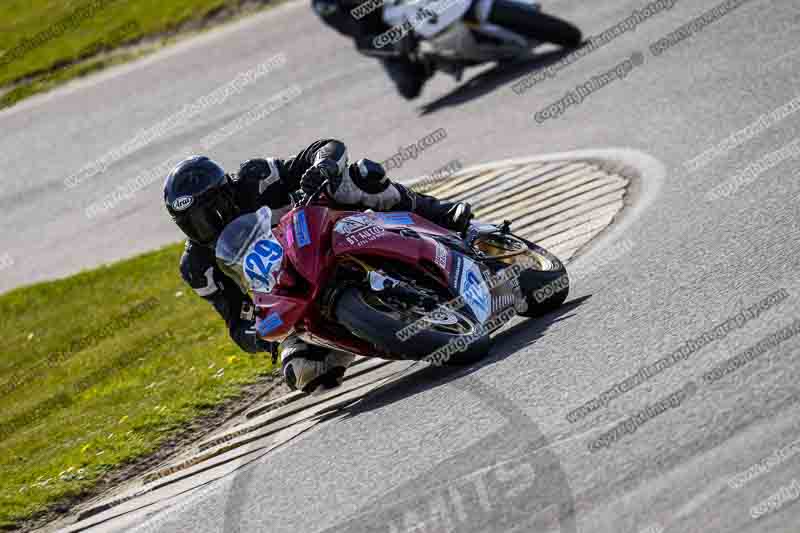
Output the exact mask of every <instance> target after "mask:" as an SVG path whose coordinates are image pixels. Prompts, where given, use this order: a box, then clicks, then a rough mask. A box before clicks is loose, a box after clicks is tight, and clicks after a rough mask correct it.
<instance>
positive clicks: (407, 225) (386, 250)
mask: <svg viewBox="0 0 800 533" xmlns="http://www.w3.org/2000/svg"><path fill="white" fill-rule="evenodd" d="M332 235H333V253H334V255H335V256H337V257H340V256H343V255H352V256H371V257H376V256H377V257H383V258H386V259H391V260H396V261H402V262H404V263H408V264H409V265H412V266H415V267H419V266H420V264H421V263H423V262H425V263H427V264H429V265H434V266H435V268H436V269H437V271H438V273H439V274H440V276H441V277H442V279H447V278H448V275H449V274H448V273H449V268H448V256H449V250H448V249H447V247H446V246H444V245H443V244H441V243H440V242H438V241H436V240H435V238H434V237H437V236H445V235H446V236H450V235H452V233H450V232H449V231H447V230H446V229H444V228H441V227H439V226H437V225H436V224H433V223H431V222H429V221H427V220H425V219H424V218H422V217H419V216H417V215H415V214H414V213H409V212H405V211H394V212H388V213H374V212H364V213H356V214H353V215H350V216H345V217H342V218H340V219H339V220H338V221H337V222H336V224H335V225H334V227H333V232H332Z"/></svg>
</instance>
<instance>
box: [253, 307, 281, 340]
mask: <svg viewBox="0 0 800 533" xmlns="http://www.w3.org/2000/svg"><path fill="white" fill-rule="evenodd" d="M282 325H283V320H281V317H280V315H279V314H278V313H275V312H273V313H270V314H269V316H267V318H265V319H264V320H259V321H258V324H256V331H258V334H259V335H260V336H262V337H265V336H266V335H269V333H270V332H272V331H275V330H276V329H277V328H279V327H280V326H282Z"/></svg>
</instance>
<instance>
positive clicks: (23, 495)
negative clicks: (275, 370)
mask: <svg viewBox="0 0 800 533" xmlns="http://www.w3.org/2000/svg"><path fill="white" fill-rule="evenodd" d="M181 250H182V246H181V245H171V246H167V247H165V248H162V249H160V250H157V251H155V252H151V253H148V254H145V255H142V256H139V257H135V258H133V259H128V260H125V261H122V262H119V263H116V264H113V265H110V266H104V267H101V268H98V269H95V270H90V271H85V272H82V273H80V274H77V275H75V276H71V277H69V278H65V279H62V280H57V281H52V282H46V283H40V284H37V285H33V286H29V287H23V288H19V289H16V290H14V291H12V292H9V293H7V294H3V295H0V316H2V317H3V320H2V323H0V335H1V336H2V339H3V350H2V351H3V357H2V358H0V471H2V472H3V480H2V484H0V529H2V528H8V527H11V526H12V524H14V523H17V522H18V521H20V520H22V519H26V518H29V517H31V516H32V515H35V514H36V513H38V512H41V511H44V510H47V509H48V508H50V507H51V506H52V505H53V504H57V503H63V502H66V501H70V499H72V498H75V497H78V496H80V495H81V494H82V493H84V491H86V490H88V489H90V488H91V487H92V486H93V485H95V484H96V483H97V481H98V480H99V479H100V478H101V477H102V476H103V475H104V474H106V473H108V472H110V471H112V470H113V469H114V468H115V467H118V466H120V465H124V464H126V463H128V462H130V461H132V460H134V459H136V458H141V457H143V456H145V455H147V454H150V453H152V452H154V451H156V450H157V449H158V447H159V445H160V444H162V443H164V442H165V440H167V439H168V438H170V437H171V436H174V435H176V434H177V433H178V432H180V431H181V429H182V428H185V427H186V424H187V423H188V422H189V421H190V420H192V419H194V418H196V417H197V416H198V415H202V414H204V413H208V412H209V410H210V409H211V408H213V407H215V406H217V405H219V404H220V403H221V402H223V401H224V400H227V399H230V398H232V397H234V396H236V394H237V393H238V392H239V391H240V390H241V388H242V386H243V385H245V384H246V383H251V382H253V381H255V380H256V379H257V377H258V376H259V375H263V374H266V373H269V372H271V370H272V366H271V362H270V360H269V359H270V358H269V356H268V354H258V355H255V356H253V355H250V354H245V353H242V352H241V351H240V350H239V349H238V348H237V347H236V346H235V345H234V344H233V343H232V342H231V340H230V339H229V338H228V334H227V331H226V329H225V327H224V324H222V322H221V320H220V318H219V316H218V315H217V314H216V312H215V311H214V310H213V309H212V308H211V306H209V305H208V304H207V303H206V302H204V301H203V300H202V299H201V298H200V297H199V296H197V295H195V294H194V293H193V292H192V291H191V290H190V289H188V287H186V286H185V285H184V284H183V282H182V281H181V279H180V275H179V273H178V259H179V257H180V253H181Z"/></svg>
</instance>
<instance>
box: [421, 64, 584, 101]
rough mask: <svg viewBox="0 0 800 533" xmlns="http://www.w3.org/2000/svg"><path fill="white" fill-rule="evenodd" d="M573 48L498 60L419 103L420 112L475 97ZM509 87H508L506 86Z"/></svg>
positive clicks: (541, 66)
mask: <svg viewBox="0 0 800 533" xmlns="http://www.w3.org/2000/svg"><path fill="white" fill-rule="evenodd" d="M573 51H574V50H571V49H558V50H553V51H549V52H544V53H540V54H533V55H532V56H531V57H528V58H526V59H522V60H518V61H514V62H502V63H498V64H497V65H496V66H495V67H494V68H491V69H489V70H486V71H484V72H481V73H480V74H477V75H475V76H473V77H472V78H470V79H469V80H467V81H466V82H464V83H462V84H461V85H459V86H458V87H456V88H455V89H454V90H452V91H451V92H450V93H448V94H446V95H444V96H442V97H440V98H437V99H436V100H434V101H433V102H429V103H427V104H424V105H422V106H420V107H419V108H418V109H419V110H420V115H428V114H430V113H434V112H436V111H438V110H440V109H443V108H446V107H453V106H457V105H459V104H463V103H466V102H469V101H470V100H475V99H477V98H480V97H481V96H483V95H485V94H487V93H490V92H491V91H493V90H495V89H496V88H498V87H500V86H501V85H506V84H509V83H511V82H512V81H514V80H516V79H517V78H521V77H522V76H524V75H526V74H529V73H531V72H533V71H535V70H539V69H543V68H545V67H547V66H549V65H552V64H553V63H555V62H557V61H558V60H559V59H561V58H562V57H564V56H567V55H569V54H570V53H572V52H573ZM509 90H510V88H509Z"/></svg>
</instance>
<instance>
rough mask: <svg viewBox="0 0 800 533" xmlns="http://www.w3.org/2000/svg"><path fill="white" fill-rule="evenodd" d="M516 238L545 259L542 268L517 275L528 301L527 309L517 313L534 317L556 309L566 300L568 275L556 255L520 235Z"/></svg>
mask: <svg viewBox="0 0 800 533" xmlns="http://www.w3.org/2000/svg"><path fill="white" fill-rule="evenodd" d="M517 238H518V239H519V240H521V241H522V242H524V243H525V244H527V245H528V248H529V249H530V250H531V251H533V252H534V253H536V254H538V255H541V256H543V257H545V258H546V259H547V261H546V265H545V266H544V268H545V269H544V270H533V269H527V270H525V271H523V272H522V273H521V274H520V276H519V284H520V287H522V290H523V291H524V293H525V300H526V301H527V302H528V310H527V311H525V312H524V313H519V314H520V315H522V316H526V317H530V318H535V317H538V316H542V315H544V314H547V313H549V312H551V311H553V310H555V309H557V308H558V307H560V306H561V304H563V303H564V301H566V299H567V296H568V295H569V275H568V274H567V268H566V267H565V266H564V264H563V263H562V262H561V260H560V259H559V258H558V257H556V256H555V255H553V254H551V253H550V252H548V251H547V250H545V249H544V248H542V247H541V246H538V245H536V244H534V243H532V242H530V241H528V240H526V239H523V238H522V237H517Z"/></svg>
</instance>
